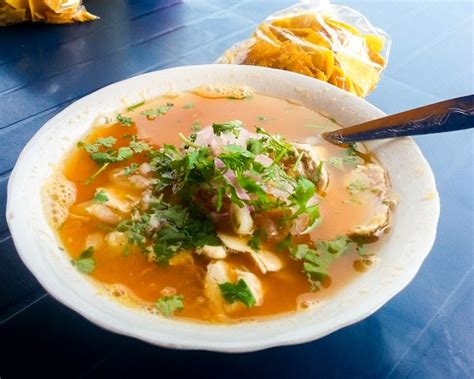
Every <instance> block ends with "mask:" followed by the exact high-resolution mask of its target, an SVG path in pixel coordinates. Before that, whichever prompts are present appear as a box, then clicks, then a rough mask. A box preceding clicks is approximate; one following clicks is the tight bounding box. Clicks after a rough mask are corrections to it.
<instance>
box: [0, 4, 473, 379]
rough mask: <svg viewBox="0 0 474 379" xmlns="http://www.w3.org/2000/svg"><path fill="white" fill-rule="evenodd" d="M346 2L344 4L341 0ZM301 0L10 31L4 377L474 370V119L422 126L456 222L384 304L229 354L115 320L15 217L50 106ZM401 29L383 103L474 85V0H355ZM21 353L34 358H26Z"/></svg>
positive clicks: (467, 373) (107, 8)
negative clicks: (49, 277)
mask: <svg viewBox="0 0 474 379" xmlns="http://www.w3.org/2000/svg"><path fill="white" fill-rule="evenodd" d="M337 2H338V3H339V2H340V1H337ZM291 3H292V2H291V1H290V0H277V1H270V0H268V1H249V0H238V1H231V0H212V1H197V0H195V1H194V0H192V1H188V2H179V1H176V0H164V1H157V0H129V1H126V0H108V1H101V0H90V1H87V5H88V7H89V9H90V10H91V11H92V12H93V13H96V14H98V15H100V16H101V17H102V18H101V20H99V21H96V22H92V23H86V24H81V25H73V26H44V25H18V26H14V27H10V28H7V29H0V142H1V144H0V146H1V154H0V349H1V354H0V377H1V378H2V379H3V378H9V377H24V376H26V375H28V376H32V375H35V376H37V377H43V376H46V375H48V377H56V376H58V377H68V378H69V377H76V376H84V377H95V376H104V375H114V376H119V377H123V376H132V375H140V374H142V375H143V376H148V375H150V374H152V375H154V376H158V377H165V378H168V377H180V376H181V375H183V376H184V375H198V376H200V375H199V374H201V375H206V376H207V377H221V378H222V377H232V378H234V377H235V378H242V377H250V376H258V377H273V378H280V377H285V378H306V377H319V376H321V377H325V378H330V377H413V378H451V377H456V378H469V377H471V378H472V377H473V376H474V306H473V303H474V271H473V250H474V249H473V237H472V235H473V225H474V220H473V215H474V210H473V192H472V191H473V183H474V181H473V179H474V178H473V161H474V155H473V148H474V146H473V145H474V144H473V137H474V134H473V131H472V130H468V131H463V132H458V133H451V134H445V135H438V136H424V137H420V138H417V142H418V144H419V145H420V147H421V149H422V150H423V153H424V154H425V156H426V158H427V159H428V161H429V162H430V164H431V166H432V167H433V170H434V172H435V175H436V178H437V183H438V190H439V194H440V198H441V207H442V211H441V219H440V224H439V231H438V238H437V240H436V243H435V245H434V248H433V250H432V252H431V254H430V256H429V257H428V259H427V260H426V262H425V264H424V265H423V267H422V269H421V271H420V273H419V274H418V276H417V277H416V279H415V280H414V281H413V282H412V283H411V284H410V285H409V286H408V288H406V289H405V290H404V291H403V292H402V293H401V294H399V295H398V296H396V297H395V298H394V299H393V300H392V301H390V302H389V303H388V304H387V305H385V306H384V307H383V308H382V309H381V310H379V311H378V312H377V313H376V314H374V315H373V316H371V317H369V318H368V319H366V320H364V321H362V322H359V323H358V324H356V325H353V326H351V327H348V328H345V329H343V330H340V331H338V332H336V333H333V334H332V335H330V336H328V337H326V338H323V339H321V340H319V341H315V342H312V343H307V344H305V345H300V346H294V347H284V348H274V349H270V350H266V351H262V352H257V353H252V354H240V355H226V354H216V353H206V352H190V351H172V350H166V349H161V348H157V347H154V346H151V345H147V344H145V343H142V342H140V341H136V340H132V339H130V338H127V337H122V336H118V335H115V334H112V333H109V332H107V331H105V330H102V329H100V328H98V327H97V326H95V325H93V324H91V323H89V322H88V321H86V320H85V319H83V318H82V317H81V316H79V315H77V314H75V313H74V312H72V311H70V310H69V309H67V308H65V307H64V306H62V305H61V304H59V303H58V302H56V301H55V300H53V299H52V298H51V297H50V296H49V295H47V294H46V293H45V291H44V290H43V289H42V288H41V287H40V286H39V284H38V283H37V282H36V280H35V279H34V278H33V277H32V275H31V274H30V273H29V272H28V270H27V269H26V268H25V266H24V265H23V264H22V263H21V261H20V259H19V258H18V255H17V253H16V251H15V248H14V247H13V242H12V240H11V237H10V234H9V231H8V229H7V226H6V221H5V216H4V213H5V212H4V210H5V200H6V186H7V182H8V178H9V174H10V172H11V170H12V168H13V165H14V163H15V160H16V159H17V157H18V154H19V152H20V151H21V149H22V148H23V146H24V145H25V144H26V143H27V142H28V140H29V139H30V138H31V137H32V136H33V134H34V133H35V132H36V131H37V130H38V129H39V128H40V127H41V125H43V124H44V123H45V122H46V121H47V120H48V119H49V118H51V117H52V116H53V115H55V114H56V113H58V112H59V111H61V110H62V109H63V108H65V107H66V106H67V105H68V104H70V103H71V102H73V101H74V100H76V99H78V98H80V97H82V96H84V95H86V94H88V93H90V92H92V91H94V90H96V89H98V88H100V87H103V86H105V85H107V84H110V83H112V82H115V81H118V80H122V79H125V78H128V77H130V76H133V75H137V74H140V73H144V72H147V71H152V70H159V69H162V68H166V67H173V66H179V65H186V64H199V63H209V62H212V61H214V59H215V58H216V57H217V56H218V55H219V54H220V53H221V52H222V51H223V50H224V49H225V48H226V47H228V46H230V45H231V44H232V43H234V42H236V41H238V40H240V39H242V38H244V37H246V36H248V35H249V34H250V33H251V31H252V30H253V29H254V28H255V26H256V25H257V23H258V22H259V21H260V20H262V19H263V18H264V17H265V16H266V15H268V14H269V13H271V12H272V11H275V10H277V9H281V8H284V7H286V6H288V5H290V4H291ZM345 3H346V4H347V5H349V6H352V7H353V8H356V9H358V10H360V11H361V12H362V13H364V14H366V15H367V16H368V17H369V19H370V20H371V21H372V22H373V23H374V24H376V25H378V26H380V27H381V28H383V29H385V30H386V31H387V32H388V33H389V34H390V35H391V36H392V39H393V49H392V54H391V58H390V62H389V67H388V69H387V71H386V73H385V75H384V78H383V80H382V81H381V83H380V85H379V87H378V88H377V90H376V91H375V92H374V93H373V94H372V95H371V96H370V97H369V99H368V100H369V101H371V102H372V103H374V104H375V105H376V106H378V107H379V108H381V109H382V110H384V111H385V112H387V113H394V112H398V111H402V110H404V109H408V108H411V107H415V106H419V105H422V104H426V103H430V102H435V101H439V100H442V99H446V98H450V97H456V96H461V95H466V94H470V93H473V92H474V91H473V86H474V85H473V78H474V75H473V74H474V72H473V71H474V67H473V3H472V2H470V1H465V2H459V1H449V2H431V1H426V2H425V1H406V2H405V1H404V2H398V1H357V0H354V1H345ZM20 362H21V363H20Z"/></svg>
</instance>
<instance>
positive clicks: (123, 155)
mask: <svg viewBox="0 0 474 379" xmlns="http://www.w3.org/2000/svg"><path fill="white" fill-rule="evenodd" d="M132 156H133V150H132V149H131V148H129V147H126V146H123V147H120V148H119V149H118V152H117V157H116V161H118V162H120V161H123V160H125V159H128V158H131V157H132Z"/></svg>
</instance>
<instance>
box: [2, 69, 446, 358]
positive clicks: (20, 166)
mask: <svg viewBox="0 0 474 379" xmlns="http://www.w3.org/2000/svg"><path fill="white" fill-rule="evenodd" d="M183 70H186V71H189V70H190V71H196V72H208V73H210V75H212V72H213V71H215V70H217V71H220V70H224V72H229V73H234V74H239V73H245V72H247V73H248V72H252V73H256V74H257V75H263V76H265V75H267V73H271V74H268V76H269V77H271V76H275V75H276V76H277V77H281V78H285V79H287V80H290V81H294V82H298V83H305V82H306V83H307V84H308V87H315V88H316V87H319V88H322V89H323V90H324V91H325V92H326V93H328V94H330V95H331V96H335V97H336V98H337V97H349V98H352V99H351V101H352V102H355V104H358V106H360V107H361V108H363V109H365V110H370V111H371V112H372V114H376V115H378V116H380V117H382V116H383V115H385V114H384V113H383V112H382V111H380V110H379V109H378V108H376V107H374V106H373V105H372V104H370V103H368V102H367V101H365V100H363V99H361V98H358V97H356V96H355V95H352V94H350V93H347V92H345V91H343V90H341V89H339V88H336V87H335V86H332V85H330V84H328V83H325V82H322V81H317V80H315V79H312V78H309V77H306V76H304V75H301V74H296V73H293V72H288V71H282V70H275V69H269V68H262V67H256V66H237V65H195V66H180V67H174V68H170V69H166V70H160V71H154V72H150V73H146V74H143V75H139V76H135V77H132V78H129V79H125V80H122V81H119V82H115V83H113V84H110V85H108V86H106V87H103V88H101V89H99V90H97V91H94V92H92V93H90V94H88V95H86V96H84V97H82V98H81V99H79V100H77V101H76V102H74V103H72V104H70V105H69V106H68V107H66V108H64V109H63V110H62V111H61V112H59V113H58V114H56V115H55V116H54V117H52V118H51V119H49V120H48V121H47V122H46V123H45V124H44V125H43V126H42V127H41V128H40V129H39V130H38V131H37V132H36V133H35V135H34V136H33V137H32V138H31V139H30V141H29V142H28V143H27V145H26V146H25V147H24V148H23V150H22V152H21V153H20V155H19V157H18V160H17V162H16V164H15V167H14V169H13V170H12V173H11V176H10V179H9V182H8V189H7V207H6V215H7V223H8V226H9V229H10V232H11V236H12V239H13V242H14V245H15V248H16V250H17V252H18V254H19V256H20V258H21V260H22V261H23V263H24V264H25V265H26V266H27V268H28V269H29V270H30V272H31V273H32V274H33V275H34V276H35V278H36V279H37V280H38V281H39V283H40V284H41V286H43V287H44V288H45V289H46V291H47V292H48V293H49V294H51V295H52V296H53V298H55V299H56V300H58V301H59V302H61V303H63V304H65V305H66V306H67V307H69V308H71V309H72V310H74V311H75V312H77V313H79V314H80V315H81V316H83V317H85V318H86V319H88V320H89V321H91V322H93V323H95V324H96V325H99V326H101V327H103V328H105V329H108V330H111V331H113V332H115V333H118V334H122V335H126V336H129V337H133V338H137V339H140V340H143V341H146V342H149V343H151V344H154V345H159V346H162V347H167V348H176V349H189V350H209V351H220V352H250V351H257V350H262V349H266V348H270V347H275V346H286V345H294V344H300V343H304V342H309V341H313V340H315V339H319V338H322V337H324V336H326V335H328V334H330V333H332V332H334V331H336V330H338V329H341V328H344V327H346V326H348V325H351V324H354V323H356V322H359V321H360V320H362V319H364V318H366V317H368V316H370V315H371V314H373V313H374V312H376V311H377V310H378V309H379V308H380V307H382V306H383V305H384V304H385V303H387V302H388V301H389V300H390V299H392V298H393V297H394V296H395V295H397V294H398V293H399V292H400V291H402V290H403V289H404V288H405V287H406V286H407V285H408V284H409V283H410V282H411V281H412V279H413V278H414V277H415V275H416V273H417V272H418V270H419V269H420V267H421V265H422V263H423V261H424V260H425V258H426V257H427V256H428V254H429V252H430V251H431V248H432V246H433V244H434V241H435V237H436V230H437V224H438V219H439V213H440V201H439V197H436V199H435V201H433V202H431V203H430V204H431V206H432V212H433V219H432V220H430V224H429V226H427V227H428V228H429V229H430V235H429V237H428V238H425V240H424V245H423V252H422V254H420V256H419V259H418V261H417V262H416V265H414V266H412V267H410V270H409V272H408V275H406V276H405V278H404V280H403V281H400V282H399V283H398V284H397V285H396V286H392V287H390V291H387V292H385V293H384V296H382V297H380V298H379V299H378V301H376V302H375V301H374V300H373V299H371V300H372V301H371V302H369V303H368V305H367V307H365V309H363V308H360V309H357V310H358V312H353V313H351V315H348V316H347V317H345V318H344V319H343V321H339V322H336V323H332V324H331V323H329V325H326V327H325V328H323V330H318V331H311V330H307V331H306V333H300V334H299V335H290V334H285V335H284V336H283V337H282V336H281V335H276V336H272V337H267V338H265V339H264V340H253V341H251V342H249V341H245V342H243V343H240V342H239V341H233V342H231V343H227V342H226V343H222V342H219V341H215V342H214V343H210V342H209V341H205V342H204V343H202V342H198V341H199V339H197V340H187V341H177V340H176V339H174V338H173V336H170V335H168V334H166V333H165V335H163V336H160V338H158V339H157V337H156V336H154V337H150V336H148V335H147V334H144V333H143V331H142V330H137V329H134V328H133V327H129V326H127V325H125V324H123V325H121V324H120V323H118V324H117V323H110V322H108V321H107V320H106V319H105V318H104V314H102V313H101V312H99V311H97V310H96V309H94V306H93V305H91V304H84V303H81V302H76V301H75V300H74V299H73V298H68V297H67V296H66V295H65V293H63V292H62V291H59V290H58V288H57V287H55V286H54V285H52V284H51V282H50V280H49V279H48V276H47V275H45V274H44V273H42V272H40V270H39V269H37V267H36V266H35V262H34V261H33V260H32V257H31V254H30V253H29V251H30V250H29V247H30V244H31V241H30V239H29V238H24V236H25V232H28V231H29V229H28V220H23V223H21V222H19V220H18V217H16V216H15V210H16V209H19V207H20V208H21V197H20V196H19V192H21V190H19V189H21V179H22V175H23V174H24V172H23V171H24V169H25V167H24V165H25V159H26V158H28V156H29V154H30V152H31V151H32V150H33V149H34V148H35V147H36V144H37V142H38V141H40V140H41V138H43V136H44V135H45V134H46V133H47V132H49V131H50V130H52V129H53V128H55V127H57V126H56V125H57V123H58V122H60V121H61V119H62V118H63V117H64V115H66V114H67V113H68V112H70V111H71V109H73V108H74V106H75V105H76V104H78V103H80V102H81V101H82V100H84V99H86V98H89V97H92V96H99V95H100V94H101V93H104V92H110V91H112V90H113V89H115V88H118V87H120V86H123V85H126V84H131V83H133V82H134V81H136V80H137V79H139V78H141V79H143V78H152V77H154V76H156V75H158V76H159V75H162V76H163V77H165V76H167V75H170V74H173V73H175V74H176V73H179V72H180V71H183ZM244 84H247V85H249V86H250V87H251V86H252V85H251V84H248V83H244ZM189 89H191V88H189ZM257 92H258V91H257ZM270 96H272V95H270ZM404 140H406V141H407V143H409V144H410V147H411V148H412V149H413V151H414V153H416V154H417V155H418V158H419V160H420V163H422V164H423V165H424V168H425V169H426V170H427V173H426V175H427V180H428V181H429V182H430V183H431V185H432V188H433V190H434V191H436V185H435V179H434V175H433V173H432V170H431V168H430V166H429V164H428V162H427V161H426V159H425V158H424V156H423V154H422V153H421V151H420V149H419V147H418V146H417V145H416V143H415V142H414V141H413V140H412V139H411V138H404ZM120 307H124V306H122V305H120ZM111 308H112V307H111ZM124 308H125V307H124ZM349 316H350V317H349ZM283 317H286V316H283ZM172 322H175V321H172ZM179 322H180V323H183V322H182V321H179ZM263 323H267V321H260V322H259V324H263ZM170 325H172V324H170ZM194 325H201V324H194ZM165 327H166V326H165ZM212 327H213V328H217V329H218V328H222V327H225V328H229V327H231V325H225V326H221V325H214V326H212ZM203 328H204V327H203Z"/></svg>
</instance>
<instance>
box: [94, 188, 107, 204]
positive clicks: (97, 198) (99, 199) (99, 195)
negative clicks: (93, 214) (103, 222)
mask: <svg viewBox="0 0 474 379" xmlns="http://www.w3.org/2000/svg"><path fill="white" fill-rule="evenodd" d="M93 201H94V202H95V203H106V202H107V201H109V198H108V196H107V194H106V193H105V191H104V190H100V191H97V192H96V193H95V195H94V198H93Z"/></svg>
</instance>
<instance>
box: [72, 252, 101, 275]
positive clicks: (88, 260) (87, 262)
mask: <svg viewBox="0 0 474 379" xmlns="http://www.w3.org/2000/svg"><path fill="white" fill-rule="evenodd" d="M93 253H94V247H93V246H89V247H88V248H87V249H86V250H84V251H83V252H82V253H81V255H80V256H79V258H77V259H73V260H72V261H71V263H72V264H73V266H75V267H76V268H77V270H78V271H79V272H82V273H83V274H90V273H92V272H93V271H94V270H95V260H94V258H92V255H93Z"/></svg>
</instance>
